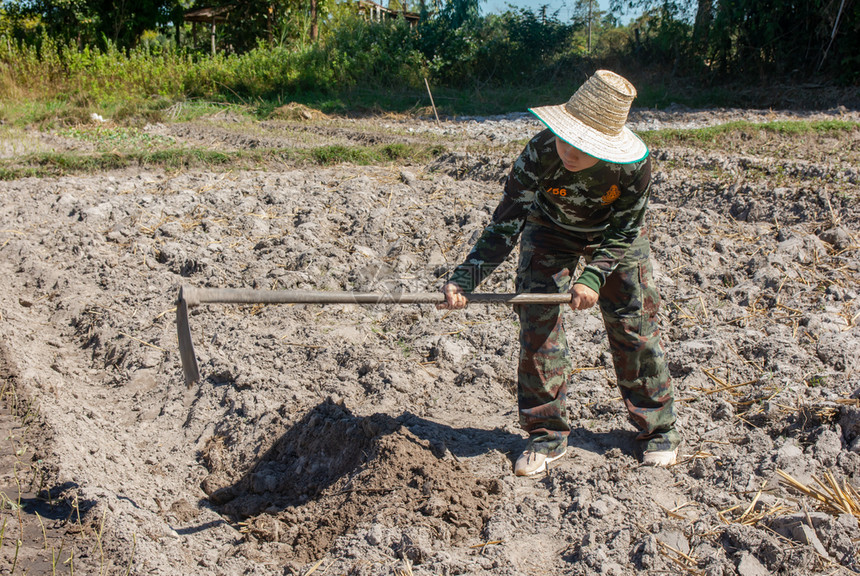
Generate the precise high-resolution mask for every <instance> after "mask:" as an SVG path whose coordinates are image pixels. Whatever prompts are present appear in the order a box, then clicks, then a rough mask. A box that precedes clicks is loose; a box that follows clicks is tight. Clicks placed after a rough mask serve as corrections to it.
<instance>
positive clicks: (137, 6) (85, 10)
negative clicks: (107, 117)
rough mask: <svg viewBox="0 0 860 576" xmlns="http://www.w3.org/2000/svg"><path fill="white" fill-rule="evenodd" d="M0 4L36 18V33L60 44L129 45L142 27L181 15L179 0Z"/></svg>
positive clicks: (41, 0) (156, 25) (13, 1)
mask: <svg viewBox="0 0 860 576" xmlns="http://www.w3.org/2000/svg"><path fill="white" fill-rule="evenodd" d="M2 6H3V7H4V9H6V10H7V11H9V13H10V15H13V17H15V18H19V19H26V18H30V19H33V18H35V19H37V20H38V27H39V28H40V30H39V31H38V33H39V34H41V33H44V34H47V35H48V36H50V37H51V38H54V39H57V40H60V41H61V42H63V43H66V42H69V41H74V42H75V43H76V44H77V45H78V46H79V47H82V46H84V45H101V46H102V47H104V46H105V41H108V42H111V43H113V44H114V45H116V46H119V47H123V48H128V47H132V46H134V45H136V43H137V41H138V38H139V37H140V35H141V33H143V31H144V30H150V29H156V28H166V27H167V26H168V25H170V24H171V23H172V22H173V21H174V20H175V19H176V18H177V15H178V14H181V10H182V7H181V5H180V4H179V0H29V1H28V2H21V1H16V0H6V1H5V2H3V4H2Z"/></svg>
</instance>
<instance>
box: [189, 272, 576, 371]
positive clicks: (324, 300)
mask: <svg viewBox="0 0 860 576" xmlns="http://www.w3.org/2000/svg"><path fill="white" fill-rule="evenodd" d="M467 298H468V300H469V302H470V303H471V302H474V303H480V304H546V305H560V304H567V303H569V302H570V299H571V295H570V294H569V293H564V294H468V295H467ZM444 301H445V296H444V294H442V293H441V292H417V293H412V294H402V293H377V292H311V291H301V290H250V289H235V288H194V287H192V286H181V287H180V288H179V298H178V299H177V302H176V332H177V336H178V337H179V358H180V359H181V361H182V373H183V374H184V375H185V383H186V384H187V385H188V386H191V385H192V384H193V383H194V382H197V381H198V380H200V369H199V367H198V365H197V356H196V355H195V354H194V343H193V342H192V341H191V327H190V326H189V324H188V310H189V309H190V308H193V307H194V306H199V305H200V304H440V303H442V302H444Z"/></svg>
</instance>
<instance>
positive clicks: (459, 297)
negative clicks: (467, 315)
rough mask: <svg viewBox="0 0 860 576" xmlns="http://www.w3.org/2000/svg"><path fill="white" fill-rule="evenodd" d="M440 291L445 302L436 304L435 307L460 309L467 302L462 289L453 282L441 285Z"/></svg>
mask: <svg viewBox="0 0 860 576" xmlns="http://www.w3.org/2000/svg"><path fill="white" fill-rule="evenodd" d="M442 293H443V294H444V295H445V302H443V303H440V304H436V308H437V309H439V310H460V309H462V308H465V307H466V304H468V300H467V299H466V295H465V293H464V292H463V289H462V288H460V287H459V286H457V285H456V284H454V283H453V282H448V283H447V284H445V285H444V286H442Z"/></svg>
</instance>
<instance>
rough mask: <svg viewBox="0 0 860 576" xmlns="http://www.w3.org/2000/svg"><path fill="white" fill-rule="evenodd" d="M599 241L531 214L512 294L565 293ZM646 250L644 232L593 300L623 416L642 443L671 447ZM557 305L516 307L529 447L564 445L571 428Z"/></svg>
mask: <svg viewBox="0 0 860 576" xmlns="http://www.w3.org/2000/svg"><path fill="white" fill-rule="evenodd" d="M599 241H600V237H599V235H579V234H577V233H573V232H569V231H566V230H560V229H559V228H557V227H555V226H553V225H552V224H547V223H546V222H544V221H543V220H542V219H540V218H539V217H537V216H532V217H530V218H529V220H528V221H527V223H526V226H525V228H524V230H523V233H522V239H521V241H520V261H519V267H518V271H517V291H518V292H538V293H556V292H557V293H561V292H566V291H568V290H570V287H571V286H570V282H571V272H572V271H574V270H575V269H576V265H577V263H578V262H579V258H580V257H584V258H585V259H586V262H588V261H589V260H590V255H591V253H592V252H593V251H594V249H595V247H596V245H597V244H598V243H599ZM650 254H651V245H650V242H649V240H648V236H647V232H643V233H642V234H641V235H640V236H639V237H638V238H637V239H636V240H635V241H634V242H633V244H632V246H631V247H630V249H629V250H628V252H627V254H626V255H625V257H624V258H623V260H622V261H621V262H620V263H619V265H618V267H617V268H616V269H615V271H614V272H613V273H612V274H611V275H610V276H609V278H608V279H607V281H606V284H605V285H604V286H603V288H602V289H601V290H600V298H599V300H598V304H599V306H600V311H601V313H602V315H603V322H604V325H605V327H606V333H607V336H608V338H609V346H610V349H611V351H612V358H613V363H614V365H615V375H616V377H617V381H618V387H619V389H620V391H621V396H622V399H623V400H624V403H625V405H626V407H627V411H628V415H629V417H630V420H631V422H632V423H633V424H634V425H635V426H636V427H637V428H638V429H639V431H640V433H639V436H638V439H639V440H640V441H641V443H642V448H643V450H670V449H673V448H675V447H676V446H677V445H678V444H679V442H680V438H679V436H678V433H677V432H676V431H675V427H674V424H675V408H674V392H673V387H672V384H671V380H670V378H669V372H668V370H667V368H666V362H665V359H664V354H663V348H662V346H661V345H660V331H659V328H658V326H657V310H658V308H659V305H660V298H659V295H658V294H657V291H656V289H655V288H654V283H653V279H652V272H651V257H650ZM564 308H568V306H567V305H564V306H546V305H519V306H517V312H518V314H519V317H520V358H519V367H518V394H517V395H518V404H519V414H520V425H521V426H522V427H523V429H524V430H526V431H527V432H528V433H529V435H530V440H531V442H532V443H533V444H534V445H535V448H536V449H538V450H540V451H544V452H553V451H555V450H557V449H558V448H559V447H560V446H561V445H563V444H565V443H566V442H567V436H568V434H569V432H570V425H569V424H568V421H567V409H566V406H565V402H566V394H567V385H568V379H569V378H570V375H571V366H570V359H569V353H568V345H567V338H566V336H565V332H564V326H563V324H562V311H563V310H564ZM578 313H581V314H584V313H586V312H584V311H581V312H578Z"/></svg>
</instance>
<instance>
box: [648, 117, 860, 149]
mask: <svg viewBox="0 0 860 576" xmlns="http://www.w3.org/2000/svg"><path fill="white" fill-rule="evenodd" d="M855 130H860V124H858V123H857V122H850V121H847V120H820V121H814V122H802V121H780V122H768V123H754V122H746V121H739V122H729V123H726V124H720V125H717V126H708V127H706V128H697V129H694V130H687V129H684V130H679V129H669V130H654V131H648V132H640V133H639V136H640V137H641V138H642V140H643V141H644V142H645V143H646V144H648V146H649V147H652V148H658V147H661V146H667V145H670V144H693V145H696V146H700V147H701V146H704V147H707V148H713V147H719V146H721V145H722V143H723V142H725V140H726V138H727V137H729V136H731V135H733V134H736V133H738V132H746V133H748V134H754V133H756V132H759V131H765V132H774V133H777V134H784V135H789V136H796V135H800V134H828V133H833V132H850V131H855Z"/></svg>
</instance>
